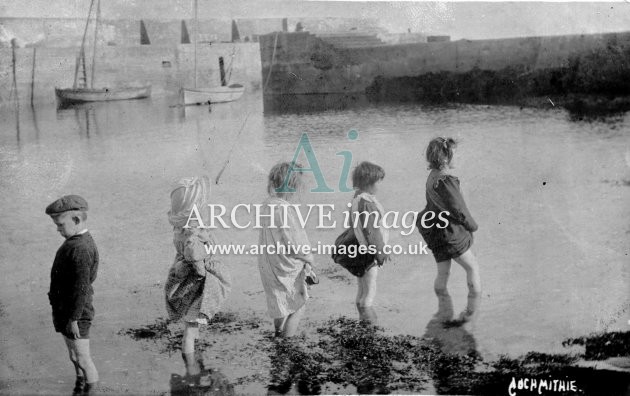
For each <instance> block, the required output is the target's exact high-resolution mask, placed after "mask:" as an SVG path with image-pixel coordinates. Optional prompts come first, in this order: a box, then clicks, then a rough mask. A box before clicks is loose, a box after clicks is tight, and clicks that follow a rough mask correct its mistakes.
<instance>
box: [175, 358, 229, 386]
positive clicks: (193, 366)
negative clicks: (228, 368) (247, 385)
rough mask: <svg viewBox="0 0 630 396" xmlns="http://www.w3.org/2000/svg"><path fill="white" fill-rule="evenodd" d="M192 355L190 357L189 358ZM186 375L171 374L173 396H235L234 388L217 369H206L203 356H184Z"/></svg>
mask: <svg viewBox="0 0 630 396" xmlns="http://www.w3.org/2000/svg"><path fill="white" fill-rule="evenodd" d="M189 355H190V356H189ZM182 356H183V358H184V363H185V364H186V374H185V375H183V376H182V375H179V374H175V373H173V374H171V380H170V385H171V395H174V396H175V395H178V396H184V395H199V396H201V395H204V396H233V395H235V393H234V386H233V385H232V384H231V383H230V382H229V380H228V379H227V377H226V376H225V375H224V374H223V373H221V372H220V371H219V370H217V369H213V368H210V367H206V366H205V364H204V362H203V356H201V354H195V355H194V356H193V354H185V355H182Z"/></svg>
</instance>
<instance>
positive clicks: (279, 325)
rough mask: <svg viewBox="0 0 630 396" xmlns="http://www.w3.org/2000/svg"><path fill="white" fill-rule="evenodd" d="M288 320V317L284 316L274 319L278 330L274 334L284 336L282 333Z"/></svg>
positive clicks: (274, 325)
mask: <svg viewBox="0 0 630 396" xmlns="http://www.w3.org/2000/svg"><path fill="white" fill-rule="evenodd" d="M286 321H287V317H286V316H285V317H283V318H276V319H274V320H273V327H274V328H275V330H276V333H275V334H274V335H275V336H276V337H282V333H283V331H284V325H285V323H286Z"/></svg>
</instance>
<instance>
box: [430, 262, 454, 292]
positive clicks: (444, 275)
mask: <svg viewBox="0 0 630 396" xmlns="http://www.w3.org/2000/svg"><path fill="white" fill-rule="evenodd" d="M437 270H438V273H437V276H436V277H435V282H434V283H433V289H434V290H435V294H436V295H437V296H438V299H439V298H441V297H448V296H449V294H448V289H447V287H446V284H447V283H448V277H449V275H450V274H451V260H446V261H439V262H438V263H437Z"/></svg>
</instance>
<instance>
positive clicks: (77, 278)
mask: <svg viewBox="0 0 630 396" xmlns="http://www.w3.org/2000/svg"><path fill="white" fill-rule="evenodd" d="M70 259H71V260H72V271H73V272H74V273H73V275H74V284H72V285H71V287H72V291H71V293H70V294H71V296H72V299H71V301H70V303H71V304H72V305H71V307H70V309H69V310H68V312H69V313H70V320H71V321H75V320H79V319H80V318H81V315H82V313H83V309H84V308H85V304H86V303H87V301H88V297H89V294H88V293H90V284H91V276H90V275H91V269H92V257H91V256H90V253H89V252H88V251H87V249H86V248H85V247H83V246H77V247H75V248H74V249H73V250H72V252H70Z"/></svg>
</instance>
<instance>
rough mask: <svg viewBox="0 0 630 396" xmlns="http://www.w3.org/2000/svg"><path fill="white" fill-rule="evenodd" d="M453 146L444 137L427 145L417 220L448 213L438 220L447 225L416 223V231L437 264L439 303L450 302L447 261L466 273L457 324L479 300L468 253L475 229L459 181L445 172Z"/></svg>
mask: <svg viewBox="0 0 630 396" xmlns="http://www.w3.org/2000/svg"><path fill="white" fill-rule="evenodd" d="M456 146H457V143H456V142H455V140H454V139H452V138H444V137H438V138H435V139H433V140H432V141H431V142H430V143H429V146H428V147H427V151H426V159H427V162H428V163H429V167H428V169H430V170H431V172H430V173H429V176H428V177H427V183H426V200H427V206H426V208H425V209H424V211H423V212H422V213H421V215H420V216H419V217H418V219H419V220H420V219H422V214H423V213H425V212H428V211H432V212H434V213H435V218H437V217H438V214H439V213H440V212H448V213H442V217H443V218H445V219H447V220H448V225H446V226H445V227H444V223H445V222H439V221H436V222H433V223H432V222H429V221H427V222H425V224H424V227H423V224H422V222H421V221H418V228H419V230H420V233H421V234H422V237H423V238H424V240H425V242H426V243H427V245H428V247H429V249H431V251H432V252H433V256H434V257H435V261H436V262H437V269H438V273H437V277H436V278H435V284H434V287H435V294H437V296H438V299H440V301H442V300H450V296H449V294H448V290H447V287H446V284H447V282H448V276H449V274H450V271H451V260H454V261H455V262H456V263H457V264H459V265H461V266H462V267H463V268H464V270H466V280H467V283H468V304H467V306H466V309H465V310H464V311H463V312H462V313H461V314H460V316H459V318H458V321H461V322H466V321H468V320H470V319H471V318H472V316H473V314H474V313H476V312H477V308H478V306H479V299H480V296H481V281H480V278H479V266H478V265H477V258H476V257H475V255H474V254H473V252H472V251H471V249H470V247H471V246H472V243H473V232H475V231H477V228H478V227H477V223H476V222H475V220H474V219H473V217H472V215H471V214H470V212H469V211H468V208H467V207H466V203H465V202H464V197H463V196H462V193H461V191H460V188H459V179H458V178H457V177H455V176H453V175H452V174H450V172H449V170H450V169H451V168H452V161H453V154H454V150H455V148H456ZM428 218H430V216H427V219H428ZM440 227H443V228H440ZM445 319H447V320H448V319H450V318H445Z"/></svg>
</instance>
